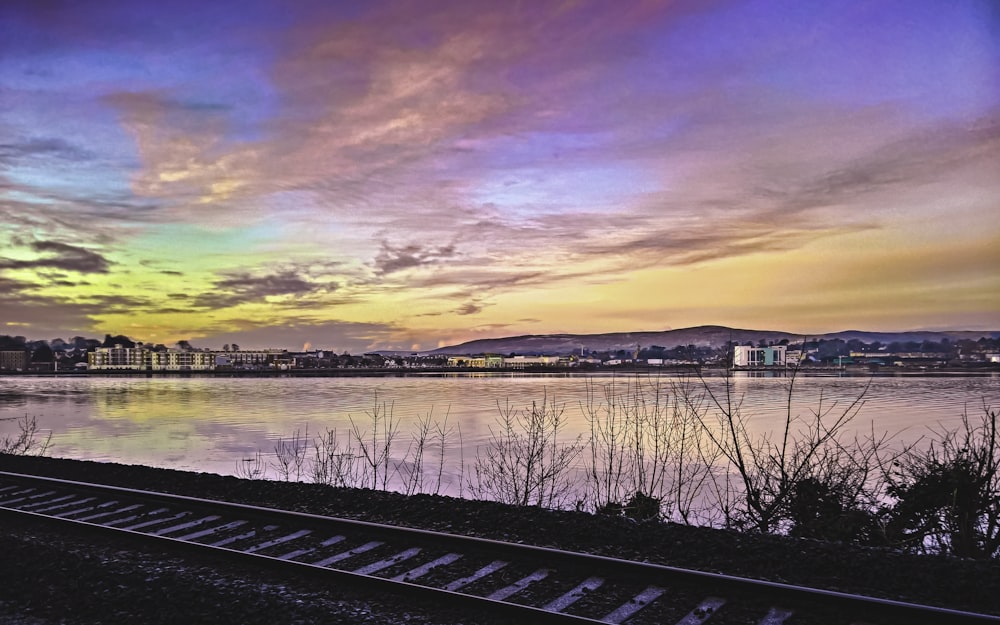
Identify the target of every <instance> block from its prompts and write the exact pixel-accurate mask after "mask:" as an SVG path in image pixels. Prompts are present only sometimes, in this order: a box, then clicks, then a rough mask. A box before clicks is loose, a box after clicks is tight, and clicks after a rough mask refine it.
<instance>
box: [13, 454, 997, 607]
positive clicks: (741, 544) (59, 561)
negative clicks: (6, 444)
mask: <svg viewBox="0 0 1000 625" xmlns="http://www.w3.org/2000/svg"><path fill="white" fill-rule="evenodd" d="M0 470H3V471H13V472H24V473H33V474H38V475H48V476H52V477H59V478H65V479H75V480H80V481H93V482H101V483H106V484H112V485H118V486H125V487H130V488H140V489H145V490H155V491H162V492H170V493H177V494H183V495H189V496H194V497H205V498H210V499H223V500H228V501H234V502H238V503H248V504H254V505H263V506H270V507H274V508H283V509H288V510H297V511H302V512H310V513H314V514H326V515H331V516H340V517H346V518H354V519H361V520H366V521H374V522H379V523H391V524H397V525H405V526H409V527H419V528H424V529H432V530H440V531H448V532H452V533H457V534H467V535H472V536H481V537H485V538H493V539H498V540H506V541H511V542H519V543H529V544H536V545H542V546H549V547H556V548H561V549H570V550H575V551H585V552H589V553H595V554H600V555H606V556H614V557H621V558H627V559H634V560H646V561H649V562H656V563H659V564H668V565H674V566H681V567H686V568H694V569H700V570H705V571H712V572H721V573H727V574H731V575H740V576H745V577H753V578H759V579H768V580H773V581H780V582H786V583H793V584H800V585H806V586H815V587H821V588H828V589H832V590H841V591H846V592H857V593H863V594H869V595H874V596H880V597H887V598H892V599H899V600H904V601H912V602H916V603H927V604H931V605H940V606H944V607H949V608H955V609H964V610H972V611H981V612H988V613H992V614H1000V564H998V563H995V562H977V561H971V560H960V559H955V558H941V557H927V556H915V555H911V554H904V553H897V552H894V551H891V550H887V549H871V548H864V547H859V546H856V545H849V544H837V543H828V542H822V541H814V540H803V539H793V538H788V537H781V536H761V535H751V534H739V533H735V532H728V531H722V530H716V529H710V528H698V527H688V526H683V525H677V524H671V523H656V522H649V523H634V522H631V521H629V520H627V519H622V518H612V517H606V516H598V515H592V514H588V513H583V512H572V511H553V510H540V509H534V508H530V509H525V508H514V507H509V506H504V505H500V504H496V503H492V502H482V501H468V500H464V499H457V498H452V497H440V496H431V495H417V496H411V497H406V496H403V495H399V494H396V493H385V492H376V491H368V490H359V489H335V488H330V487H327V486H321V485H316V484H305V483H295V482H292V483H285V482H270V481H252V480H240V479H237V478H234V477H226V476H219V475H214V474H206V473H193V472H185V471H174V470H169V469H156V468H150V467H143V466H129V465H120V464H110V463H96V462H84V461H76V460H64V459H56V458H38V457H17V456H3V455H0ZM0 523H2V527H3V532H2V533H0V553H2V554H3V557H2V558H0V625H7V624H16V625H48V624H51V623H66V624H76V623H80V624H83V623H87V624H91V623H125V622H131V623H181V622H188V623H201V622H211V623H219V624H225V623H329V622H341V623H386V624H402V623H411V624H418V623H442V624H445V623H466V624H475V623H495V622H497V621H496V620H495V619H490V618H488V617H487V616H486V615H474V614H454V613H448V612H445V611H442V610H440V609H438V608H437V607H436V606H433V605H414V604H412V603H410V602H408V601H407V600H404V599H401V598H397V597H393V596H376V595H372V594H370V593H366V592H365V591H362V590H359V589H353V588H335V589H334V588H329V587H327V586H323V585H319V584H318V583H317V582H313V581H309V580H304V579H298V578H291V577H289V576H288V575H287V574H279V573H272V572H267V571H260V570H257V569H252V568H247V567H245V566H238V565H233V564H229V563H221V562H216V561H211V560H210V559H207V557H204V556H185V557H184V558H183V559H181V558H178V557H177V556H176V555H167V554H165V553H161V552H158V551H156V550H155V549H152V548H150V547H147V546H141V545H138V544H135V545H132V544H125V545H122V544H121V543H118V542H112V541H110V540H108V539H98V540H94V538H93V537H83V536H80V535H77V534H74V533H73V532H69V531H65V530H56V529H53V528H50V527H48V526H44V527H43V526H32V525H28V524H26V523H25V522H22V521H12V520H8V519H4V520H2V521H0Z"/></svg>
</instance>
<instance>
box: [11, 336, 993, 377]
mask: <svg viewBox="0 0 1000 625" xmlns="http://www.w3.org/2000/svg"><path fill="white" fill-rule="evenodd" d="M800 347H801V346H793V348H791V349H790V348H789V346H787V345H771V346H756V347H755V346H753V345H735V346H732V348H731V351H730V352H729V354H728V356H729V359H728V364H729V365H730V366H732V367H733V368H734V369H745V370H759V369H784V368H786V367H789V366H791V367H794V366H797V365H800V364H801V365H807V366H808V365H826V366H829V365H833V366H839V367H847V366H867V367H869V368H874V367H884V366H896V367H911V368H912V367H923V368H938V367H942V366H956V365H957V366H960V367H965V366H992V365H995V364H1000V354H997V353H993V352H983V353H976V354H971V356H974V358H972V357H967V356H966V355H965V354H962V355H961V357H960V358H955V357H954V356H952V355H949V354H946V353H936V352H923V351H918V352H910V351H905V352H904V351H900V350H888V349H885V348H883V349H879V350H871V351H863V352H862V351H851V352H849V354H837V355H835V356H833V357H832V358H831V357H828V356H824V355H823V354H821V353H819V350H817V349H812V348H805V349H800ZM637 352H638V350H636V353H628V354H626V353H624V352H619V353H617V354H604V355H603V357H598V356H597V355H593V356H590V357H587V356H584V355H582V354H581V355H572V356H556V355H515V354H511V355H508V356H502V355H498V354H479V355H456V356H443V355H430V354H411V355H408V356H385V355H381V354H378V353H370V354H364V355H362V356H351V355H350V354H347V353H344V354H339V355H338V354H336V353H334V352H331V351H324V350H313V351H309V352H289V351H287V350H284V349H264V350H239V349H237V350H223V351H213V350H197V349H183V348H175V349H166V348H164V347H163V346H151V345H143V344H141V343H139V344H136V345H135V346H125V345H121V344H117V345H114V346H113V347H96V348H89V349H87V350H75V351H73V352H72V353H71V352H63V351H60V352H56V353H55V354H53V353H52V352H51V350H50V351H49V356H50V358H47V359H46V358H42V359H39V358H38V357H37V351H36V353H35V355H34V357H33V355H32V352H31V350H29V349H26V348H21V349H0V371H9V372H26V373H30V372H70V371H92V372H101V371H138V372H209V371H260V370H271V371H287V370H292V369H294V370H329V369H428V368H434V369H442V368H462V369H493V370H507V371H510V370H515V371H516V370H537V369H544V368H570V367H580V368H589V369H596V368H598V367H640V368H643V367H690V366H696V365H704V366H709V367H713V366H714V367H719V366H723V367H724V366H726V365H727V362H726V361H727V357H726V355H725V352H724V351H722V352H716V353H715V354H714V355H713V356H712V358H710V359H708V358H698V359H687V358H640V357H639V355H638V353H637Z"/></svg>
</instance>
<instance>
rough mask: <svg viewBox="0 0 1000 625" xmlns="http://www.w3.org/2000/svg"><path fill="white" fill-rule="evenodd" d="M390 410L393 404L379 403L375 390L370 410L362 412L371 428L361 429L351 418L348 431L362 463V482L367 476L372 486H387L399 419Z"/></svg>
mask: <svg viewBox="0 0 1000 625" xmlns="http://www.w3.org/2000/svg"><path fill="white" fill-rule="evenodd" d="M392 411H393V404H390V405H389V407H388V409H386V405H385V402H382V403H381V404H379V401H378V394H377V393H376V394H375V402H374V406H373V408H372V410H371V411H370V412H366V413H365V414H367V415H368V419H369V423H370V425H371V432H370V433H369V431H368V430H362V429H361V426H360V425H359V424H358V423H357V422H355V421H354V419H351V420H350V421H351V434H352V436H353V438H354V443H355V444H356V445H357V449H358V451H359V452H360V456H361V460H362V461H363V463H364V477H365V478H366V479H365V484H366V485H367V483H368V479H370V480H371V482H370V483H371V486H370V488H371V489H372V490H378V489H380V488H381V490H387V489H388V487H389V477H390V471H389V467H390V462H391V458H392V444H393V442H394V441H395V440H396V437H397V436H398V435H399V421H398V420H397V419H395V418H394V417H393V414H392ZM369 435H370V438H369Z"/></svg>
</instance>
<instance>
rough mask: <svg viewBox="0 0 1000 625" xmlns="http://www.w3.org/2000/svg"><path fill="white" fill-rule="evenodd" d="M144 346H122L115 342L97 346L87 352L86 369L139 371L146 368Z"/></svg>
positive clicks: (145, 350) (146, 352)
mask: <svg viewBox="0 0 1000 625" xmlns="http://www.w3.org/2000/svg"><path fill="white" fill-rule="evenodd" d="M149 353H150V351H149V350H148V349H146V348H145V347H124V346H122V345H121V344H116V345H115V346H114V347H98V348H97V349H95V350H94V351H92V352H90V353H89V354H87V370H88V371H140V370H144V369H146V363H147V354H149Z"/></svg>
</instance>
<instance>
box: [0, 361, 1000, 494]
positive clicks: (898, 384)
mask: <svg viewBox="0 0 1000 625" xmlns="http://www.w3.org/2000/svg"><path fill="white" fill-rule="evenodd" d="M685 381H686V382H688V383H693V384H694V388H695V390H696V391H700V389H701V387H699V382H698V381H697V380H693V381H692V380H685V379H680V378H670V377H658V378H650V377H642V378H636V377H629V376H617V377H614V376H608V375H593V376H583V375H532V374H509V373H508V374H461V375H409V376H402V377H330V378H298V377H265V378H251V377H244V378H241V377H232V378H227V377H197V376H191V377H182V376H176V377H173V376H160V377H138V376H108V377H101V376H81V375H71V376H55V377H53V376H37V377H35V376H7V377H2V378H0V418H2V419H5V420H4V421H0V437H2V436H4V435H9V434H12V433H16V431H17V428H16V422H15V421H13V420H12V419H17V418H21V417H24V416H28V417H34V418H35V419H36V420H37V423H38V425H39V427H40V428H42V430H44V431H45V432H48V431H51V433H52V439H51V447H50V449H49V451H48V453H49V455H52V456H58V457H64V458H76V459H85V460H98V461H113V462H121V463H126V464H145V465H151V466H157V467H165V468H176V469H185V470H192V471H207V472H212V473H220V474H224V475H234V474H240V473H241V472H242V471H244V470H245V467H246V466H247V464H246V462H245V461H246V459H248V458H250V457H253V456H254V455H255V452H256V451H258V450H260V451H261V452H262V454H263V457H264V459H265V463H267V458H268V456H269V455H271V454H272V451H273V449H274V447H275V444H276V442H277V441H278V440H279V439H282V438H284V439H285V440H288V438H289V437H291V436H292V435H293V434H294V433H295V432H296V431H298V432H299V433H300V434H302V438H303V440H312V439H313V438H314V437H315V436H316V435H317V434H318V433H321V432H325V431H326V430H327V429H333V430H335V431H337V432H339V436H340V437H341V438H340V440H341V441H342V442H343V441H347V440H349V439H350V435H349V430H350V428H351V425H352V422H353V423H354V424H355V425H357V426H358V431H359V432H364V433H367V434H368V435H370V434H371V433H372V425H373V421H372V416H373V415H374V414H375V411H376V410H377V411H378V414H379V416H380V417H387V416H388V415H391V416H392V420H393V421H395V422H396V427H397V428H398V430H397V431H398V434H397V438H396V439H395V441H394V443H393V448H392V449H393V451H392V454H393V455H394V456H396V457H397V459H398V458H402V457H403V456H404V455H405V454H406V451H407V447H408V446H409V445H410V444H411V441H412V438H413V433H414V432H415V431H416V429H417V424H418V422H419V421H420V419H422V418H427V417H430V421H432V422H437V423H439V424H441V425H442V426H443V427H444V428H446V429H450V433H449V434H448V436H447V438H446V439H445V440H446V444H445V449H444V456H443V474H444V479H443V483H442V486H441V491H442V492H445V493H450V494H457V493H458V492H460V491H461V490H462V489H461V488H459V483H460V482H461V481H462V480H461V477H460V476H461V475H463V474H464V475H466V479H468V471H469V467H470V466H471V465H472V463H473V459H474V458H475V455H476V453H477V449H478V448H481V447H482V446H483V445H485V444H486V443H487V442H488V440H489V438H490V428H491V426H493V427H495V424H496V420H497V417H498V415H499V410H498V405H499V406H500V407H501V408H502V407H503V406H505V405H508V404H509V405H510V406H511V407H512V408H514V409H515V410H519V409H523V408H525V407H529V406H531V404H532V402H535V404H536V405H540V404H541V402H542V401H545V400H547V401H548V402H550V404H549V405H553V404H552V403H553V402H554V405H555V406H556V407H557V408H558V409H559V410H560V411H561V412H562V415H563V418H564V420H565V428H564V430H563V432H562V434H561V437H562V440H572V439H573V438H574V437H575V436H577V435H584V436H586V435H587V434H588V433H589V431H590V430H589V425H588V422H587V419H586V417H585V411H584V410H583V406H584V405H585V404H586V403H587V398H588V393H591V394H592V395H593V397H594V400H595V403H596V404H600V403H602V402H603V401H604V397H605V389H610V388H613V389H614V393H613V394H614V395H621V394H623V392H625V391H626V390H628V389H629V388H632V389H634V385H635V384H637V383H640V384H642V385H643V388H644V389H645V390H647V391H649V390H650V389H652V388H653V387H654V386H657V385H658V386H659V387H660V388H661V390H664V391H666V390H669V388H670V386H671V385H672V384H676V383H679V382H681V383H682V382H685ZM788 383H789V380H788V379H787V378H772V377H739V376H738V377H734V378H732V379H731V380H730V385H729V390H730V395H731V396H732V397H733V398H734V399H735V400H738V401H742V408H741V410H742V414H743V415H744V416H745V417H747V419H748V421H747V422H748V424H749V427H750V429H751V430H753V431H754V432H755V433H763V432H766V431H770V430H774V429H775V428H777V427H780V425H781V423H782V422H783V419H784V417H785V415H786V410H787V403H786V400H787V395H788V393H787V391H788ZM725 384H726V383H725V380H723V379H719V378H713V379H709V380H708V385H709V388H710V389H712V390H713V392H714V393H716V394H717V396H720V397H721V396H723V395H724V394H725V390H726V385H725ZM869 384H870V385H869ZM866 385H869V386H868V388H867V391H865V387H866ZM862 393H864V397H863V402H864V403H863V406H861V409H860V411H859V413H858V415H857V417H856V418H855V419H854V421H853V422H852V423H851V426H850V427H851V428H853V429H856V430H857V431H859V432H869V431H872V430H874V431H875V432H876V433H878V434H883V433H884V434H887V435H888V436H889V438H890V440H891V441H893V442H894V444H903V443H905V442H912V441H916V440H918V439H920V437H922V436H926V435H927V434H928V433H929V432H931V431H932V430H935V429H940V428H942V427H945V428H954V427H957V426H958V425H959V424H960V420H961V416H962V414H963V411H968V414H969V415H970V416H971V417H973V418H974V419H977V418H978V417H979V415H981V414H982V407H983V404H984V402H985V403H986V404H987V405H990V406H992V407H994V408H997V407H1000V375H997V374H993V375H983V376H967V375H951V376H896V377H892V376H886V377H874V378H861V377H835V376H827V377H823V376H816V377H807V376H799V377H798V378H797V379H796V380H795V386H794V393H793V395H792V397H793V405H792V413H793V415H798V416H802V417H808V416H809V415H810V414H811V411H812V410H815V409H817V408H818V407H819V406H820V405H822V407H823V409H826V408H831V407H832V411H831V413H830V414H831V417H832V415H835V414H839V413H840V412H841V411H842V409H843V408H844V407H846V406H847V405H849V404H850V402H851V401H853V400H854V399H856V398H858V397H859V396H860V395H861V394H862ZM821 401H822V404H821ZM382 424H383V425H384V424H385V421H382ZM430 447H433V450H432V451H433V454H432V455H433V456H434V459H433V464H435V465H436V463H437V462H438V461H439V460H440V459H441V456H440V455H439V451H440V449H438V448H437V447H434V446H433V445H430V446H429V449H430ZM309 453H310V454H311V453H312V452H311V445H310V452H309ZM427 464H428V465H429V464H431V460H430V459H428V461H427Z"/></svg>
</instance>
